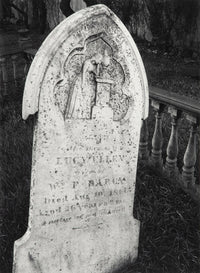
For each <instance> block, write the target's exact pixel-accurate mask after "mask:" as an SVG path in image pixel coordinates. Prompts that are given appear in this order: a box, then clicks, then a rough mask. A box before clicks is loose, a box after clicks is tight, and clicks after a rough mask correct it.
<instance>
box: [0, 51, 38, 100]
mask: <svg viewBox="0 0 200 273" xmlns="http://www.w3.org/2000/svg"><path fill="white" fill-rule="evenodd" d="M36 51H37V50H36V49H27V50H25V51H19V50H11V51H7V52H6V53H5V54H3V55H1V56H0V97H2V96H6V95H9V94H11V93H12V90H13V88H15V87H17V86H18V84H21V83H23V82H24V80H25V79H26V75H27V73H28V69H29V67H30V64H31V62H32V60H33V58H34V55H35V53H36Z"/></svg>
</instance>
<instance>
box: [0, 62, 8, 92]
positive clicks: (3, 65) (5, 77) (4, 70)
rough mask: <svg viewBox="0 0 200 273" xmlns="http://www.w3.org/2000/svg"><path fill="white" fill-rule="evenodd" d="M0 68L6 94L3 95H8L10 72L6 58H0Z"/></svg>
mask: <svg viewBox="0 0 200 273" xmlns="http://www.w3.org/2000/svg"><path fill="white" fill-rule="evenodd" d="M0 66H1V73H2V81H3V88H4V92H3V94H1V95H7V94H8V72H7V65H6V58H5V57H0Z"/></svg>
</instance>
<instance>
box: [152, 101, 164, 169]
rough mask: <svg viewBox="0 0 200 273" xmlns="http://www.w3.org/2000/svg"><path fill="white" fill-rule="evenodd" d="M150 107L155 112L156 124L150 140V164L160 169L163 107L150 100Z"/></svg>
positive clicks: (161, 161) (161, 162)
mask: <svg viewBox="0 0 200 273" xmlns="http://www.w3.org/2000/svg"><path fill="white" fill-rule="evenodd" d="M151 105H152V107H153V108H154V110H155V111H156V114H155V117H156V123H155V130H154V134H153V138H152V150H151V164H152V165H153V166H158V167H162V165H163V160H162V145H163V134H162V116H163V111H164V105H163V104H161V103H159V102H157V101H155V100H152V102H151Z"/></svg>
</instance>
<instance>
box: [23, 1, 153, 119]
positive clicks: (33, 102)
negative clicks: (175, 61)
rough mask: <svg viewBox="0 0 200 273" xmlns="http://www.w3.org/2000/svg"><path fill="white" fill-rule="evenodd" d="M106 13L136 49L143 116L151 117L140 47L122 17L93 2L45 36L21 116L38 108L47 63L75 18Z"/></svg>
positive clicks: (77, 19)
mask: <svg viewBox="0 0 200 273" xmlns="http://www.w3.org/2000/svg"><path fill="white" fill-rule="evenodd" d="M99 14H101V15H102V14H106V15H107V16H110V18H112V20H113V21H114V22H115V23H116V24H117V25H118V27H119V28H120V29H121V31H122V32H123V33H124V35H125V36H126V37H127V39H128V41H129V42H130V45H131V46H132V49H133V52H134V53H135V56H136V60H137V62H138V67H139V69H140V74H141V78H142V84H143V113H142V119H146V118H147V117H148V111H149V89H148V82H147V77H146V72H145V68H144V65H143V61H142V58H141V56H140V53H139V51H138V48H137V46H136V44H135V42H134V40H133V38H132V36H131V34H130V33H129V31H128V30H127V28H126V27H125V25H124V24H123V23H122V22H121V20H120V19H119V18H118V17H117V16H116V15H115V14H114V13H113V12H112V11H111V10H110V9H109V8H108V7H106V6H105V5H94V6H91V7H88V8H85V9H82V10H80V11H78V12H76V13H74V14H72V15H71V16H69V17H68V18H66V19H65V20H63V21H62V22H61V23H60V24H59V25H58V26H57V27H56V28H55V29H54V30H53V31H52V32H51V33H50V34H49V35H48V37H47V38H46V39H45V41H44V42H43V43H42V45H41V47H40V49H39V50H38V52H37V54H36V56H35V58H34V60H33V62H32V64H31V67H30V69H29V72H28V75H27V79H26V83H25V88H24V95H23V103H22V118H23V119H25V120H26V119H27V118H28V116H29V115H34V114H35V113H36V112H38V107H39V96H40V90H41V86H42V82H43V78H44V74H45V70H46V67H47V66H48V62H49V55H50V54H51V55H54V54H55V52H56V50H57V48H58V46H59V45H60V44H61V43H62V41H64V40H65V39H67V36H68V33H69V32H70V31H71V29H72V28H73V26H74V23H75V22H77V21H78V22H79V23H80V24H81V23H82V22H84V21H86V20H87V18H90V17H91V16H95V15H99Z"/></svg>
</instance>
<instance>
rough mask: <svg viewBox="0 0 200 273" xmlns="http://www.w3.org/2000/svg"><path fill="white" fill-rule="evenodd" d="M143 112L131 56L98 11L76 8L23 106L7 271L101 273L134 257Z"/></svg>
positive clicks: (138, 71) (43, 52)
mask: <svg viewBox="0 0 200 273" xmlns="http://www.w3.org/2000/svg"><path fill="white" fill-rule="evenodd" d="M147 111H148V90H147V80H146V75H145V71H144V67H143V64H142V60H141V57H140V55H139V53H138V50H137V48H136V46H135V44H134V42H133V40H132V38H131V36H130V34H129V33H128V31H127V30H126V28H125V27H124V25H123V24H122V23H121V22H120V20H119V19H118V18H117V17H116V16H115V15H114V14H113V13H112V12H111V11H110V10H109V9H108V8H107V7H105V6H104V5H97V6H93V7H90V8H86V9H84V10H81V11H79V12H77V13H76V14H74V15H72V16H70V17H69V18H67V19H66V20H65V21H63V22H62V23H61V24H60V25H59V26H58V27H57V28H56V29H55V30H54V31H53V32H52V33H51V34H50V35H49V37H47V39H46V40H45V42H44V43H43V45H42V46H41V48H40V50H39V51H38V53H37V55H36V57H35V59H34V61H33V63H32V66H31V68H30V71H29V74H28V77H27V81H26V86H25V93H24V100H23V117H24V118H25V119H26V118H27V117H28V116H29V115H30V114H34V113H36V112H38V116H37V122H36V126H35V131H34V147H33V166H32V182H31V201H30V212H29V227H28V230H27V233H26V234H25V235H24V236H23V237H22V238H21V239H20V240H18V241H16V242H15V247H14V269H13V270H14V272H15V273H22V272H26V273H34V272H35V273H36V272H37V273H39V272H41V273H59V272H63V273H66V272H70V273H71V272H72V273H79V272H83V273H86V272H87V273H95V272H96V273H97V272H101V273H104V272H105V273H106V272H113V271H114V270H116V269H118V268H120V267H121V266H123V265H126V264H128V263H131V262H132V261H133V260H134V259H135V258H136V257H137V248H138V237H139V222H138V221H137V220H136V219H134V218H133V201H134V189H135V179H136V169H137V158H138V144H139V136H140V127H141V119H142V118H146V116H147Z"/></svg>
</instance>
